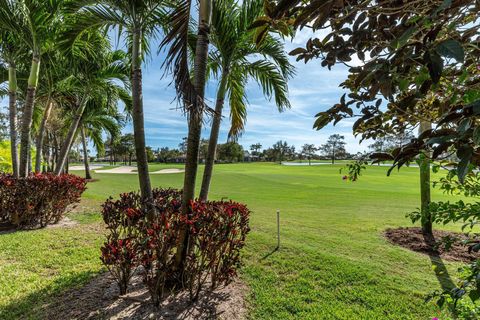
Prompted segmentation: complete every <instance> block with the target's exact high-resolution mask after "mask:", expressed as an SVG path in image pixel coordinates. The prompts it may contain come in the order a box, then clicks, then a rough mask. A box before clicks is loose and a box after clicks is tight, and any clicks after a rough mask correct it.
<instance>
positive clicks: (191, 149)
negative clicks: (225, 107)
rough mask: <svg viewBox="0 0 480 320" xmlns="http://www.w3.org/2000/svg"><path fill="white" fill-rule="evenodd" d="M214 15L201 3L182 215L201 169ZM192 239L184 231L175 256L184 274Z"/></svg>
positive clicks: (209, 0)
mask: <svg viewBox="0 0 480 320" xmlns="http://www.w3.org/2000/svg"><path fill="white" fill-rule="evenodd" d="M211 15H212V0H200V7H199V18H198V21H199V23H198V38H197V46H196V51H195V63H194V87H195V91H196V94H197V97H196V99H195V101H193V102H192V101H191V103H193V106H192V108H191V110H190V112H189V121H188V138H187V157H186V159H185V177H184V183H183V196H182V207H181V212H182V213H183V214H189V211H190V208H189V205H190V201H191V200H193V199H194V198H195V182H196V178H197V169H198V151H199V149H200V136H201V133H202V118H203V105H204V101H203V99H204V96H205V82H206V73H207V60H208V45H209V39H208V36H209V34H210V20H211ZM188 242H189V237H188V233H187V230H186V229H184V230H182V231H181V232H180V234H179V244H178V247H177V253H176V256H175V264H176V267H177V268H179V270H180V272H181V273H182V274H183V266H184V262H185V259H186V256H187V253H188Z"/></svg>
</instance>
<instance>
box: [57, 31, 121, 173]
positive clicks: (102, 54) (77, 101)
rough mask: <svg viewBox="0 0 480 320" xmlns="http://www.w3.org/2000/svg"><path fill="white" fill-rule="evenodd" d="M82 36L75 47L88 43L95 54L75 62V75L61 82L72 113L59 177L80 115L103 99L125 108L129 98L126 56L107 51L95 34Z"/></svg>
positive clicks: (58, 171) (58, 164)
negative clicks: (123, 103) (72, 106)
mask: <svg viewBox="0 0 480 320" xmlns="http://www.w3.org/2000/svg"><path fill="white" fill-rule="evenodd" d="M84 35H85V36H86V38H85V39H82V40H80V41H78V42H77V44H76V45H82V44H83V43H84V41H88V43H90V44H92V43H95V45H94V47H95V48H96V52H95V56H90V55H89V54H88V55H87V56H86V57H85V59H78V60H77V62H76V66H75V68H74V70H75V72H74V74H73V75H71V76H69V77H68V78H66V79H65V80H64V81H63V85H64V86H65V87H66V90H70V91H71V92H72V96H73V101H74V103H73V104H74V111H73V114H72V121H71V124H70V128H69V130H68V133H67V135H66V137H65V140H64V142H63V145H62V149H61V151H60V156H59V161H58V163H57V165H56V168H55V173H56V174H61V173H62V172H63V170H64V167H65V163H66V161H67V158H68V153H69V152H70V149H71V147H72V143H73V141H74V140H75V137H76V135H77V131H78V128H79V125H80V122H81V119H82V116H83V113H84V111H85V109H86V107H87V105H88V103H89V102H90V101H95V100H97V99H99V100H102V99H103V100H104V103H105V104H107V105H111V104H114V105H116V103H117V101H118V99H122V100H123V101H124V102H125V104H126V105H129V104H130V95H129V94H128V92H127V91H126V89H125V87H128V86H129V78H128V75H129V72H128V67H127V65H126V63H125V53H124V52H123V51H113V52H111V51H109V50H110V45H109V43H108V40H107V39H105V38H103V37H102V36H101V35H100V34H99V33H97V32H95V33H92V34H84ZM118 82H120V83H121V84H119V83H118ZM122 84H123V85H122Z"/></svg>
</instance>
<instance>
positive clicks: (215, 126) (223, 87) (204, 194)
mask: <svg viewBox="0 0 480 320" xmlns="http://www.w3.org/2000/svg"><path fill="white" fill-rule="evenodd" d="M227 77H228V70H225V69H224V71H223V73H222V79H221V81H220V86H219V88H218V92H217V102H216V106H215V114H214V116H213V121H212V130H211V131H210V140H209V141H208V151H207V156H206V159H205V170H204V171H203V180H202V188H201V190H200V200H202V201H207V199H208V191H209V190H210V183H211V180H212V172H213V166H214V164H215V153H216V151H217V143H218V135H219V132H220V124H221V122H222V109H223V105H224V102H225V94H226V92H227Z"/></svg>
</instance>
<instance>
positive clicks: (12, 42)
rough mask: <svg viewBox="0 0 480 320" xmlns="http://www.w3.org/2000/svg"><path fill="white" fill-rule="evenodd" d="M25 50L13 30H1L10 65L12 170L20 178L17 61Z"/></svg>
mask: <svg viewBox="0 0 480 320" xmlns="http://www.w3.org/2000/svg"><path fill="white" fill-rule="evenodd" d="M23 51H25V50H24V47H22V46H20V45H18V40H17V39H15V37H14V35H13V34H12V33H11V32H8V31H6V30H5V29H3V30H1V31H0V54H1V58H2V60H3V61H4V62H5V63H6V65H7V67H8V113H9V135H10V153H11V158H12V172H13V175H14V176H15V177H17V178H18V176H19V175H18V174H19V172H18V148H17V146H18V144H17V139H18V135H17V117H18V115H17V95H18V81H17V62H19V61H20V60H21V59H23V57H21V53H22V52H23Z"/></svg>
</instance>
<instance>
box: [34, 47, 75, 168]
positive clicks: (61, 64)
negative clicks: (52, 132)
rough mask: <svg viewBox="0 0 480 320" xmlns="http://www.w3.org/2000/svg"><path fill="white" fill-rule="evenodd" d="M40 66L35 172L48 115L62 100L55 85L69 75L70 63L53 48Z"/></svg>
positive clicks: (39, 161) (38, 164)
mask: <svg viewBox="0 0 480 320" xmlns="http://www.w3.org/2000/svg"><path fill="white" fill-rule="evenodd" d="M42 61H43V62H42V65H43V66H44V70H45V71H44V72H43V73H42V74H41V78H40V80H41V82H42V84H43V85H42V86H40V87H39V89H38V92H37V106H38V104H39V103H38V102H43V103H40V104H41V105H43V116H42V119H41V122H40V125H39V128H38V130H37V137H36V141H35V149H36V157H35V172H37V173H38V172H40V171H41V165H42V160H43V144H44V140H45V131H46V126H47V122H48V121H49V119H50V114H51V113H52V110H53V109H54V107H55V106H56V105H59V104H60V101H58V100H60V99H62V98H63V96H62V93H61V92H59V89H58V87H57V83H59V82H61V80H63V79H65V78H66V77H68V75H69V74H70V72H71V70H70V66H71V64H70V62H69V61H67V59H66V57H65V56H63V55H62V52H61V51H60V50H58V48H55V47H53V48H52V50H50V51H48V52H46V53H44V55H43V57H42Z"/></svg>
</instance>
